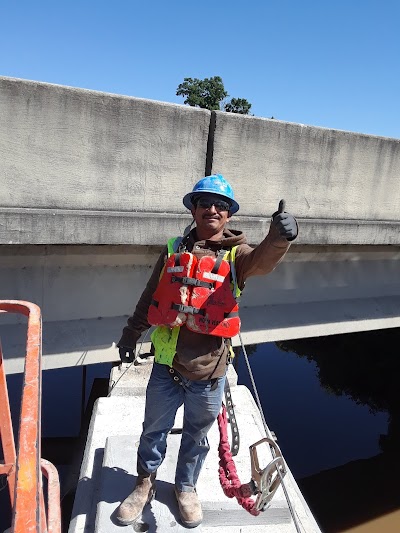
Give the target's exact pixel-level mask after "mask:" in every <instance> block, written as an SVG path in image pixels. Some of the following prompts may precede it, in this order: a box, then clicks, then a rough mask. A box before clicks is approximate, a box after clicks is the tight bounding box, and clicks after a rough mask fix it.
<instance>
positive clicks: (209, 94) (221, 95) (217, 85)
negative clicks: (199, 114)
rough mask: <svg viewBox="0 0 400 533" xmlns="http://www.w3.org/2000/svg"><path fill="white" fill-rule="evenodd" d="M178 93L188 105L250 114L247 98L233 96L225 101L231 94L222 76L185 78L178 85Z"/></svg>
mask: <svg viewBox="0 0 400 533" xmlns="http://www.w3.org/2000/svg"><path fill="white" fill-rule="evenodd" d="M176 95H177V96H183V97H184V98H185V100H184V103H185V104H187V105H190V106H192V107H201V108H202V109H209V110H210V111H219V110H225V111H227V112H228V113H240V114H242V115H248V114H249V112H250V108H251V104H250V103H249V102H248V101H247V100H246V99H245V98H232V99H231V100H230V101H228V102H225V103H224V100H225V98H227V97H228V96H229V95H228V93H227V91H226V90H225V87H224V83H223V81H222V78H221V77H220V76H214V77H212V78H204V79H203V80H200V79H198V78H184V80H183V83H180V84H179V85H178V88H177V90H176Z"/></svg>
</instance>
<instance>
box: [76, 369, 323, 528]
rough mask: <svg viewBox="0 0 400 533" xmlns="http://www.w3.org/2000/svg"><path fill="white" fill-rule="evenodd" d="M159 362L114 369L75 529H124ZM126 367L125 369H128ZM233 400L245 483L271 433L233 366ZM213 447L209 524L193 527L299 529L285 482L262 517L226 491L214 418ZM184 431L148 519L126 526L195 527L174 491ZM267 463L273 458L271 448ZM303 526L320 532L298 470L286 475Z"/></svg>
mask: <svg viewBox="0 0 400 533" xmlns="http://www.w3.org/2000/svg"><path fill="white" fill-rule="evenodd" d="M150 368H151V361H149V360H147V359H144V360H143V362H142V364H140V365H138V366H131V367H130V368H128V367H127V365H125V367H124V368H122V367H121V368H118V367H114V370H113V373H112V375H111V381H110V383H111V384H112V385H115V386H114V388H113V389H112V391H111V394H110V396H109V397H108V398H100V399H99V400H98V401H97V404H96V406H95V410H94V412H93V416H92V421H91V425H90V430H89V435H88V439H87V446H86V450H85V456H84V459H83V462H82V468H81V472H80V479H79V482H78V486H77V492H76V497H75V503H74V508H73V512H72V520H71V525H70V528H69V533H83V532H86V533H92V532H93V533H113V532H118V531H121V527H120V526H118V525H116V523H115V519H114V514H115V509H116V507H117V506H118V505H119V502H120V501H121V500H123V499H124V498H125V497H126V496H127V495H128V494H129V493H130V492H131V490H132V487H133V485H134V481H135V479H136V475H137V473H136V450H137V445H138V440H139V437H140V433H141V424H142V420H143V414H144V403H145V397H144V393H145V387H146V383H147V379H148V375H149V370H150ZM124 372H125V373H124ZM229 380H230V384H231V391H232V399H233V402H234V405H235V414H236V418H237V422H238V426H239V431H240V438H241V445H240V451H239V454H238V455H237V456H236V457H235V463H236V467H237V471H238V474H239V477H240V479H241V481H242V483H245V482H248V481H249V480H250V478H251V471H250V467H251V466H250V455H249V446H250V444H254V443H255V442H257V441H258V440H259V439H260V438H262V437H263V436H265V433H264V429H263V426H262V421H261V417H260V414H259V411H258V409H257V407H256V405H255V403H254V400H253V399H252V396H251V394H250V391H249V390H248V389H247V388H246V387H244V386H238V385H237V380H236V374H235V372H234V370H233V368H232V367H230V371H229ZM181 420H182V410H181V409H180V410H179V411H178V414H177V418H176V422H175V427H177V428H179V427H182V425H181ZM209 441H210V445H211V450H210V453H209V454H208V456H207V459H206V462H205V464H204V467H203V471H202V474H201V476H200V479H199V484H198V487H197V488H198V494H199V497H200V499H201V501H202V505H203V510H204V522H203V524H202V525H201V526H198V527H197V528H195V529H193V531H202V532H203V533H211V532H214V531H228V530H229V531H230V532H232V533H245V532H246V533H247V532H248V533H257V532H261V531H263V532H271V533H295V532H296V527H295V524H294V522H293V518H292V516H291V513H290V510H289V507H288V504H287V501H286V499H285V496H284V493H283V490H282V488H279V489H278V491H277V492H276V494H275V496H274V498H273V500H272V503H271V505H270V507H269V508H268V509H267V510H266V511H265V512H263V513H261V514H260V515H259V516H258V517H254V516H251V515H250V514H249V513H247V512H246V511H245V510H244V509H242V508H241V507H240V506H239V504H238V503H237V502H236V499H233V500H230V499H228V498H227V497H226V496H225V495H224V494H223V491H222V489H221V487H220V485H219V479H218V454H217V449H218V443H219V433H218V428H217V425H216V424H214V426H213V427H212V429H211V431H210V433H209ZM179 443H180V435H179V434H171V435H169V437H168V450H167V456H166V459H165V461H164V463H163V465H162V467H161V468H160V470H159V472H158V475H157V494H156V499H155V500H154V501H153V502H152V503H151V505H149V506H147V507H146V508H145V511H144V513H143V516H142V518H141V520H140V521H139V522H138V523H137V524H136V526H135V527H134V526H133V525H132V526H128V527H127V528H125V529H126V530H128V529H129V530H135V531H149V532H150V533H152V532H155V531H159V532H162V533H164V532H167V531H171V532H183V531H187V529H186V528H184V527H183V526H182V525H180V522H179V513H178V509H177V504H176V501H175V498H174V495H173V486H174V474H175V461H176V457H177V453H178V449H179ZM263 451H264V454H261V455H262V459H263V460H264V461H266V462H265V463H264V462H262V463H261V464H262V465H263V466H264V465H265V464H267V462H269V461H270V460H271V459H272V456H271V454H270V453H269V451H267V450H263ZM284 483H285V487H286V489H287V491H288V494H289V497H290V501H291V504H292V506H293V508H294V512H295V517H296V522H297V524H298V528H299V531H301V532H306V533H318V532H320V529H319V527H318V525H317V524H316V522H315V520H314V518H313V516H312V513H311V511H310V509H309V508H308V506H307V504H306V502H305V501H304V499H303V497H302V495H301V493H300V490H299V488H298V486H297V484H296V482H295V480H294V478H293V476H292V475H291V473H290V470H289V472H288V474H287V475H286V476H285V478H284Z"/></svg>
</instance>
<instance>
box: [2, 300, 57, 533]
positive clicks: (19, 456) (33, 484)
mask: <svg viewBox="0 0 400 533" xmlns="http://www.w3.org/2000/svg"><path fill="white" fill-rule="evenodd" d="M0 312H5V313H20V314H23V315H25V316H27V317H28V334H27V343H26V356H25V372H24V382H23V389H22V400H21V414H20V419H19V440H18V453H16V446H15V440H14V433H13V427H12V421H11V414H10V404H9V399H8V392H7V382H6V377H5V371H4V364H3V353H2V349H1V344H0V438H1V444H2V447H3V454H4V462H0V474H6V475H7V480H8V489H9V493H10V501H11V508H12V527H11V531H12V532H13V533H28V532H31V531H32V532H35V533H46V532H48V533H60V532H61V510H60V484H59V480H58V473H57V470H56V468H55V467H54V466H53V465H52V464H51V463H49V462H48V461H45V460H44V459H41V442H40V439H41V429H40V427H41V425H40V413H41V398H42V394H41V392H42V372H41V358H42V319H41V313H40V308H39V307H38V306H37V305H35V304H32V303H29V302H23V301H16V300H3V301H1V300H0ZM42 474H43V475H44V476H45V477H46V478H47V498H46V502H45V496H44V493H43V478H42Z"/></svg>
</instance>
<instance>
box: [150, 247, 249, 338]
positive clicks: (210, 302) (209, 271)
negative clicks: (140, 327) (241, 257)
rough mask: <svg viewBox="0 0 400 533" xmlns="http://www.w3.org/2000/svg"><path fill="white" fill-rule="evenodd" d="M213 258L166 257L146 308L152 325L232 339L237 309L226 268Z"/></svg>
mask: <svg viewBox="0 0 400 533" xmlns="http://www.w3.org/2000/svg"><path fill="white" fill-rule="evenodd" d="M228 253H229V252H226V251H225V250H221V251H220V252H219V254H218V256H217V257H213V256H204V257H202V258H201V259H197V257H196V256H195V255H193V254H192V253H189V252H180V253H174V254H172V255H170V256H169V257H168V259H167V262H166V264H165V267H164V270H163V272H162V274H161V277H160V281H159V283H158V286H157V289H156V291H155V292H154V294H153V299H152V302H151V305H150V307H149V312H148V316H147V319H148V322H149V323H150V324H152V325H154V326H159V325H164V326H169V327H171V328H172V327H175V326H182V324H186V327H187V328H188V329H190V330H191V331H195V332H197V333H204V334H206V335H215V336H217V337H234V336H235V335H237V334H238V333H239V330H240V318H239V306H238V303H237V301H236V300H235V298H234V296H233V294H232V289H231V279H230V271H231V268H230V265H229V262H228V261H226V260H225V259H224V257H225V256H226V255H227V254H228Z"/></svg>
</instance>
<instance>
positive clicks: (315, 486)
mask: <svg viewBox="0 0 400 533" xmlns="http://www.w3.org/2000/svg"><path fill="white" fill-rule="evenodd" d="M399 341H400V330H388V331H386V332H383V331H382V332H369V333H364V334H351V335H340V336H335V337H325V338H320V339H303V340H299V341H290V342H286V343H278V345H276V344H274V343H269V344H264V345H259V346H258V347H250V350H249V352H250V355H249V359H250V363H251V367H252V371H253V374H254V376H255V381H256V386H257V390H258V394H259V396H260V401H261V403H262V406H263V411H264V414H265V417H266V420H267V423H268V425H269V427H270V428H271V429H272V430H273V431H275V433H276V435H277V437H278V444H279V445H280V447H281V449H282V451H283V454H284V456H285V458H286V460H287V462H288V464H289V466H290V468H291V470H292V473H293V475H294V476H295V478H296V480H297V482H298V484H299V486H300V488H301V490H302V492H303V494H304V496H305V498H306V500H307V502H308V504H309V506H310V508H311V510H312V511H313V514H314V516H315V517H316V519H317V521H318V523H319V524H320V527H321V529H322V531H324V532H325V533H330V532H332V533H333V532H339V531H354V532H357V533H358V532H359V533H367V532H368V533H369V532H379V533H381V532H382V531H385V532H391V531H393V532H395V531H396V532H398V531H400V511H399V509H400V494H399V489H398V475H399V474H400V460H399V459H398V457H397V451H398V449H399V444H400V431H399V428H400V416H399V414H400V409H399V406H400V398H399V394H398V385H397V382H398V376H399V371H400V361H399V358H398V345H399ZM278 346H279V347H278ZM283 350H288V351H283ZM294 352H298V353H299V354H304V355H301V356H298V355H296V354H295V353H294ZM237 371H238V375H239V383H241V384H244V385H246V386H248V387H249V388H250V390H252V386H251V381H250V379H249V376H248V372H247V367H246V365H245V363H244V358H243V357H242V356H239V358H238V361H237ZM396 474H397V475H396Z"/></svg>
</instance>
